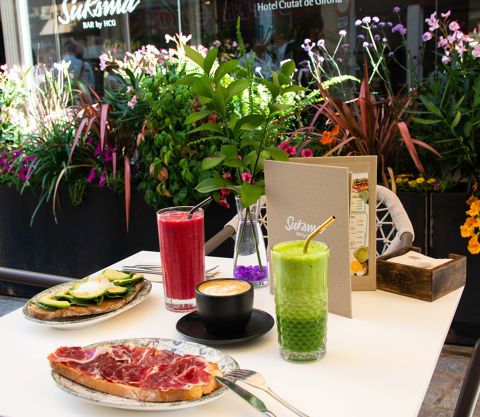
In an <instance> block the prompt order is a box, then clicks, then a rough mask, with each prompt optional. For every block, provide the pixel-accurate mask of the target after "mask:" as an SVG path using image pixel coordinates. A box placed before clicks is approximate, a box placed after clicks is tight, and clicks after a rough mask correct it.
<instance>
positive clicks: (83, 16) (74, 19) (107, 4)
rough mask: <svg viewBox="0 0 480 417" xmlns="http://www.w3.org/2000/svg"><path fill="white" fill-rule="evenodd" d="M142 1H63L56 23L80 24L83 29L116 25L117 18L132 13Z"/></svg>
mask: <svg viewBox="0 0 480 417" xmlns="http://www.w3.org/2000/svg"><path fill="white" fill-rule="evenodd" d="M141 1H142V0H84V1H78V0H63V1H62V3H61V5H60V14H59V16H58V23H60V24H61V25H69V24H75V23H80V22H82V25H83V29H102V28H104V27H113V26H116V25H117V21H116V19H112V18H114V17H117V16H121V15H124V14H127V13H132V12H133V11H134V10H135V9H136V8H137V6H138V5H139V4H140V3H141Z"/></svg>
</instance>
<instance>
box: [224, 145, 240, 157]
mask: <svg viewBox="0 0 480 417" xmlns="http://www.w3.org/2000/svg"><path fill="white" fill-rule="evenodd" d="M220 152H222V154H223V155H225V156H226V157H227V158H232V159H236V158H237V155H238V152H237V146H236V145H223V146H222V147H221V150H220Z"/></svg>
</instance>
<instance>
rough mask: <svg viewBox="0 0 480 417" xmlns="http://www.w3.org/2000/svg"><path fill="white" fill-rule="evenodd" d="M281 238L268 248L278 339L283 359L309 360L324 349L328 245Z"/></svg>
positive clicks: (313, 358)
mask: <svg viewBox="0 0 480 417" xmlns="http://www.w3.org/2000/svg"><path fill="white" fill-rule="evenodd" d="M303 245H304V241H291V242H283V243H279V244H277V245H275V246H274V247H273V248H272V275H273V282H274V285H275V307H276V313H277V329H278V342H279V344H280V351H281V354H282V356H283V357H284V358H285V359H288V360H291V361H296V362H298V361H300V362H304V361H312V360H316V359H319V358H320V357H322V356H323V355H324V353H325V342H326V332H327V292H328V291H327V281H328V259H329V253H330V252H329V249H328V246H327V245H325V244H324V243H320V242H315V241H312V242H311V243H310V245H309V247H308V252H307V253H306V254H304V253H303Z"/></svg>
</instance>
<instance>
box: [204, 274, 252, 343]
mask: <svg viewBox="0 0 480 417" xmlns="http://www.w3.org/2000/svg"><path fill="white" fill-rule="evenodd" d="M195 298H196V302H197V310H198V315H199V317H200V320H201V321H202V323H203V325H204V326H205V330H206V331H207V332H208V333H210V334H212V335H214V336H227V335H231V334H237V333H241V332H242V331H243V330H244V329H245V327H246V325H247V324H248V322H249V321H250V317H251V315H252V309H253V285H252V284H250V283H249V282H246V281H241V280H238V279H233V278H218V279H212V280H209V281H204V282H202V283H200V284H198V285H197V288H196V290H195Z"/></svg>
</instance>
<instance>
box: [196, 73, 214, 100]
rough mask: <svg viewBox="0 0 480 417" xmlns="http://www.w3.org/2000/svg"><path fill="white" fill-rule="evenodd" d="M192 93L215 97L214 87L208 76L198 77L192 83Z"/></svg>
mask: <svg viewBox="0 0 480 417" xmlns="http://www.w3.org/2000/svg"><path fill="white" fill-rule="evenodd" d="M192 93H193V94H195V95H196V96H204V97H208V98H212V97H213V89H212V86H211V85H210V82H209V80H208V78H207V77H196V78H195V80H194V81H193V84H192Z"/></svg>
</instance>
